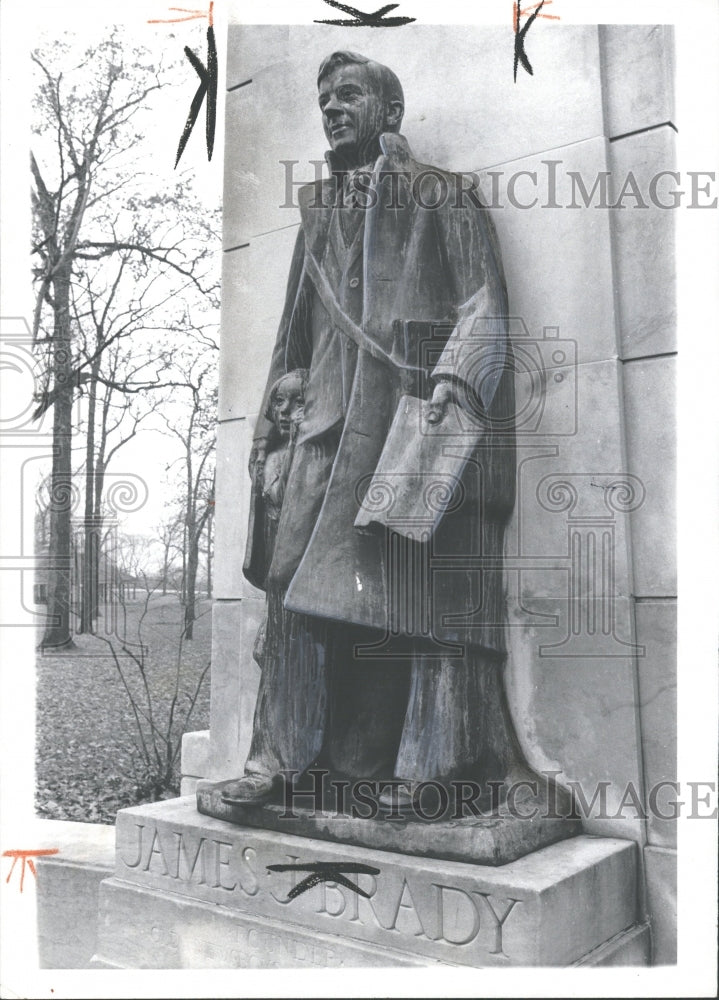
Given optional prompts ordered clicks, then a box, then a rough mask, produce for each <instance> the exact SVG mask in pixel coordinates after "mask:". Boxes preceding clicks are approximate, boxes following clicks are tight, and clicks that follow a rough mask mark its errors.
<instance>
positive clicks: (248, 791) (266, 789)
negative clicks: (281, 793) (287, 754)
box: [222, 774, 275, 805]
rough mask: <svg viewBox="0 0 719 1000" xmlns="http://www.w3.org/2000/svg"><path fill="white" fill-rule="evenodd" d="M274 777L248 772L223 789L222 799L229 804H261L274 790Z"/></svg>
mask: <svg viewBox="0 0 719 1000" xmlns="http://www.w3.org/2000/svg"><path fill="white" fill-rule="evenodd" d="M274 787H275V783H274V779H273V778H271V777H269V776H267V775H264V774H246V775H245V776H244V778H238V779H237V781H230V782H228V784H226V785H225V787H224V788H223V789H222V801H223V802H226V803H227V804H228V805H260V804H261V803H262V802H266V801H267V799H269V798H270V796H271V795H272V792H273V791H274Z"/></svg>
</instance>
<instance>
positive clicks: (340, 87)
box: [319, 65, 385, 164]
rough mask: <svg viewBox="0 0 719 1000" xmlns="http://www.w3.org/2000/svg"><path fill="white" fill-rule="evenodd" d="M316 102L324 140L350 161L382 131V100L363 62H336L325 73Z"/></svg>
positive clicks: (383, 118) (383, 117) (383, 120)
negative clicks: (332, 68)
mask: <svg viewBox="0 0 719 1000" xmlns="http://www.w3.org/2000/svg"><path fill="white" fill-rule="evenodd" d="M319 104H320V109H321V110H322V124H323V126H324V130H325V135H326V136H327V141H328V142H329V144H330V146H331V147H332V149H333V150H334V151H335V152H337V153H340V154H341V155H342V156H343V157H344V158H345V159H346V160H347V161H348V162H349V163H350V164H352V162H353V161H356V160H357V157H358V156H361V155H362V153H363V152H364V151H366V150H367V149H369V147H370V144H371V142H372V140H373V139H376V138H377V137H378V136H379V135H381V133H382V132H383V131H384V125H385V106H384V101H383V100H382V96H381V94H379V93H377V91H376V90H375V89H374V86H373V84H372V81H371V80H370V79H369V78H368V75H367V71H366V70H365V68H364V66H358V65H349V66H338V67H337V68H336V69H335V70H333V71H332V72H331V73H329V74H328V75H327V76H326V77H324V79H323V80H322V81H321V82H320V87H319Z"/></svg>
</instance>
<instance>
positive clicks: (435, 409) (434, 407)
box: [424, 379, 457, 424]
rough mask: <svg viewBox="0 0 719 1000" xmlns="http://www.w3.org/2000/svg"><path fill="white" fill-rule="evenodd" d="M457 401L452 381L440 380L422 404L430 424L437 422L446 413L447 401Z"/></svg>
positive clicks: (440, 420) (439, 421)
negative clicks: (430, 396) (430, 395)
mask: <svg viewBox="0 0 719 1000" xmlns="http://www.w3.org/2000/svg"><path fill="white" fill-rule="evenodd" d="M450 401H451V402H453V403H456V402H457V395H456V391H455V387H454V385H453V383H452V382H450V381H448V380H444V379H443V380H442V381H441V382H438V383H437V385H436V386H435V387H434V393H433V394H432V398H431V399H428V400H427V402H426V403H425V404H424V414H425V416H426V418H427V422H428V423H430V424H439V423H441V422H442V420H443V419H444V417H445V414H446V413H447V407H448V406H449V403H450Z"/></svg>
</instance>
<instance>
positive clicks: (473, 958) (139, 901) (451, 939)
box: [93, 797, 648, 969]
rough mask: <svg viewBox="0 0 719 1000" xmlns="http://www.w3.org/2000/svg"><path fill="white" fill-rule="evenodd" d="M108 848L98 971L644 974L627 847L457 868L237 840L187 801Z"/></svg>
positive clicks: (632, 850)
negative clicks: (595, 968)
mask: <svg viewBox="0 0 719 1000" xmlns="http://www.w3.org/2000/svg"><path fill="white" fill-rule="evenodd" d="M116 836H117V840H116V859H115V874H114V876H113V877H111V878H109V879H106V880H105V881H104V882H103V883H102V884H101V887H100V921H99V928H100V929H99V935H98V948H97V953H96V955H95V957H94V961H93V965H94V966H95V967H97V968H122V969H175V968H178V969H179V968H195V969H224V968H256V969H262V968H309V967H313V968H325V967H337V966H345V967H353V966H354V967H360V966H383V967H391V966H426V965H434V964H440V965H453V966H457V965H459V966H472V967H501V968H506V967H508V966H547V965H550V966H568V965H609V964H615V965H645V964H646V963H647V951H648V930H647V927H646V926H645V925H643V924H640V923H639V924H638V923H637V893H636V875H637V873H636V865H637V848H636V845H635V844H634V843H633V842H632V841H626V840H615V839H608V838H595V837H587V836H576V837H572V838H571V839H568V840H563V841H560V842H557V843H555V844H552V845H550V846H548V847H544V848H543V849H541V850H538V851H535V852H533V853H532V854H529V855H526V856H525V857H523V858H520V859H519V860H517V861H514V862H512V863H510V864H506V865H503V866H501V867H498V866H488V865H482V864H467V863H464V862H457V861H447V860H436V859H429V858H421V859H420V858H418V857H414V856H410V855H408V854H406V853H398V852H391V851H387V850H372V849H370V848H367V847H359V846H356V845H349V844H340V843H334V842H331V841H329V840H324V839H322V840H320V839H318V838H313V837H312V838H311V837H299V836H295V835H293V834H289V833H280V832H277V831H275V830H260V829H255V828H250V827H246V826H245V827H242V826H238V825H236V824H234V823H228V822H226V821H225V820H222V819H216V818H214V817H207V816H202V815H200V814H199V813H198V812H197V809H196V807H195V800H194V798H192V797H186V798H182V799H174V800H170V801H166V802H160V803H156V804H153V805H148V806H138V807H136V808H133V809H124V810H122V811H121V812H119V813H118V815H117V826H116ZM278 866H279V867H278ZM318 873H319V874H318ZM308 876H309V880H308ZM303 882H304V883H305V885H304V886H303V884H302V883H303ZM305 890H306V891H305Z"/></svg>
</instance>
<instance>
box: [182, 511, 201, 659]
mask: <svg viewBox="0 0 719 1000" xmlns="http://www.w3.org/2000/svg"><path fill="white" fill-rule="evenodd" d="M187 549H188V551H187V579H186V582H185V639H192V632H193V627H194V621H195V586H196V584H197V564H198V562H199V559H200V537H199V534H198V533H197V532H195V531H192V529H189V530H188V532H187Z"/></svg>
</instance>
